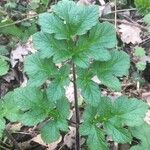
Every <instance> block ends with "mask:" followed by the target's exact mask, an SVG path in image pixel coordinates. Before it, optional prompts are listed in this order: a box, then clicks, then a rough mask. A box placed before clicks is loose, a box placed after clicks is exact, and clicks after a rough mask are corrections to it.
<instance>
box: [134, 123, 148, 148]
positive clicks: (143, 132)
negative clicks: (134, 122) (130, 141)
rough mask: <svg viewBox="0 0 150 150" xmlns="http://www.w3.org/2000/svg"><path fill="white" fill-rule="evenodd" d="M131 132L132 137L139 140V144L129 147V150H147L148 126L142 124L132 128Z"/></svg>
mask: <svg viewBox="0 0 150 150" xmlns="http://www.w3.org/2000/svg"><path fill="white" fill-rule="evenodd" d="M131 132H132V134H133V136H134V137H136V138H138V139H140V140H141V142H140V144H138V145H137V146H133V147H131V150H148V149H149V147H150V140H149V135H150V125H148V124H147V123H144V124H142V125H141V126H137V127H133V128H131Z"/></svg>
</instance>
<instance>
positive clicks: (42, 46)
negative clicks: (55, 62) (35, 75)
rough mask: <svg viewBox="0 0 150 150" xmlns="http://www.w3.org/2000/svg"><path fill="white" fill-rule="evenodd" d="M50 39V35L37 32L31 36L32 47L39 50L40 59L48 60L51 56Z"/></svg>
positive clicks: (52, 50) (52, 52)
mask: <svg viewBox="0 0 150 150" xmlns="http://www.w3.org/2000/svg"><path fill="white" fill-rule="evenodd" d="M52 39H53V37H52V35H50V34H47V33H43V32H37V33H35V34H34V35H33V44H34V47H35V48H36V49H37V50H39V52H40V57H41V58H50V57H51V56H53V54H54V49H53V48H52V44H51V42H52V41H51V40H52ZM53 41H54V40H53ZM56 42H57V41H56Z"/></svg>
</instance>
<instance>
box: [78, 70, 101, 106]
mask: <svg viewBox="0 0 150 150" xmlns="http://www.w3.org/2000/svg"><path fill="white" fill-rule="evenodd" d="M92 77H93V75H92V74H91V72H90V70H80V72H79V73H78V78H77V85H78V87H79V88H81V94H82V96H83V97H84V99H85V101H86V102H87V103H89V104H91V105H92V106H97V104H98V103H99V102H100V89H99V86H98V85H97V84H96V83H95V82H93V81H92V80H91V78H92Z"/></svg>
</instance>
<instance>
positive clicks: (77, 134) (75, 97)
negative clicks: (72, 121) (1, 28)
mask: <svg viewBox="0 0 150 150" xmlns="http://www.w3.org/2000/svg"><path fill="white" fill-rule="evenodd" d="M72 72H73V87H74V100H75V113H76V150H80V134H79V124H80V118H79V107H78V95H77V85H76V69H75V65H74V63H72Z"/></svg>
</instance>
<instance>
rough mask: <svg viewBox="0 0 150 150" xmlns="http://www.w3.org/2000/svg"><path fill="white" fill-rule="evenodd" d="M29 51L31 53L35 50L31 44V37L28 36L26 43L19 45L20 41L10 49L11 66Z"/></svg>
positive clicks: (20, 60)
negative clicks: (14, 47)
mask: <svg viewBox="0 0 150 150" xmlns="http://www.w3.org/2000/svg"><path fill="white" fill-rule="evenodd" d="M29 52H31V53H35V52H36V50H35V49H34V48H33V45H32V38H29V40H28V42H27V43H26V44H23V45H21V44H20V43H18V44H17V47H16V49H14V50H12V51H11V56H10V58H11V65H12V67H15V65H16V64H17V62H18V61H19V62H23V61H24V57H25V56H26V55H28V54H29Z"/></svg>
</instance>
